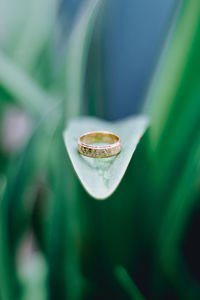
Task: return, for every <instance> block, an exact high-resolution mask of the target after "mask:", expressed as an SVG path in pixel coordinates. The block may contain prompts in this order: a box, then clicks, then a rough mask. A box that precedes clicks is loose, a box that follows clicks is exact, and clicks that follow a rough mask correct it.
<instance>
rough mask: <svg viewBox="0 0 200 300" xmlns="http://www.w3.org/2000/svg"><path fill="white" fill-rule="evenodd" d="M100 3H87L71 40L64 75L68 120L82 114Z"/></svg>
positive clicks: (97, 1)
mask: <svg viewBox="0 0 200 300" xmlns="http://www.w3.org/2000/svg"><path fill="white" fill-rule="evenodd" d="M100 3H101V0H92V1H91V0H89V1H87V4H86V5H84V6H83V7H82V10H81V12H80V15H79V16H78V19H77V23H76V25H75V27H74V30H73V31H72V34H71V37H70V39H69V43H68V47H67V52H66V59H65V61H66V65H65V71H64V75H63V76H64V91H65V92H64V93H65V95H64V96H65V100H66V108H65V110H66V111H65V113H66V118H67V117H75V116H78V115H79V114H80V112H81V108H82V103H83V84H84V78H85V68H86V60H87V54H88V48H89V44H90V40H91V35H92V31H93V29H94V24H95V19H96V16H97V12H98V9H99V5H100Z"/></svg>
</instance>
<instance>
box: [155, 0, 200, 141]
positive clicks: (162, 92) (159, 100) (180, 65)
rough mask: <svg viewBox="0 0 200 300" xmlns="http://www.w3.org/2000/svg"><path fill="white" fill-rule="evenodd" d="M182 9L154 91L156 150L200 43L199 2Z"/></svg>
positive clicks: (187, 2)
mask: <svg viewBox="0 0 200 300" xmlns="http://www.w3.org/2000/svg"><path fill="white" fill-rule="evenodd" d="M182 6H183V7H182V9H181V11H180V15H179V17H178V21H177V25H176V27H175V32H174V34H173V35H172V38H171V41H170V43H169V46H168V49H167V51H166V55H165V59H163V62H162V64H161V65H160V71H159V72H158V76H157V77H156V79H157V80H156V81H155V83H154V87H153V89H152V91H151V97H150V98H151V99H152V100H151V101H152V107H151V111H152V126H151V138H152V143H153V145H154V146H155V145H157V143H158V140H159V138H160V135H161V134H162V131H163V130H164V127H165V126H166V122H167V121H168V120H169V113H170V110H171V109H172V107H173V106H174V99H175V98H176V97H177V95H178V92H179V89H180V88H182V79H183V78H184V75H185V72H186V71H187V64H188V60H189V59H190V58H191V55H192V51H193V48H192V46H193V40H194V39H195V38H196V39H198V36H199V35H198V34H197V31H198V24H199V18H200V2H199V1H198V0H194V1H184V4H183V5H182ZM190 74H192V76H193V75H194V74H193V73H190ZM190 82H191V79H190V81H189V83H190Z"/></svg>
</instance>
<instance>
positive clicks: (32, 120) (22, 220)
mask: <svg viewBox="0 0 200 300" xmlns="http://www.w3.org/2000/svg"><path fill="white" fill-rule="evenodd" d="M100 4H102V1H100V0H88V1H86V2H85V3H84V5H83V7H82V10H81V11H80V14H79V16H78V17H77V21H76V23H75V24H74V28H73V30H72V31H71V33H70V36H69V37H68V38H67V42H66V49H65V51H63V54H62V55H58V54H57V53H59V51H58V52H57V51H56V34H57V33H58V32H59V22H58V19H57V9H58V1H56V0H40V1H32V0H19V1H14V0H1V1H0V11H1V17H2V19H1V23H0V43H1V49H0V118H1V119H0V120H1V130H0V134H1V143H0V166H1V169H0V299H1V300H13V299H16V300H17V299H23V300H31V299H38V300H39V299H41V300H43V299H44V300H45V299H69V300H75V299H77V300H78V299H136V300H137V299H138V300H142V299H144V297H146V299H162V300H163V299H194V300H195V299H200V283H199V279H200V273H199V253H198V251H196V248H197V249H199V248H198V235H197V233H198V228H199V223H198V219H199V201H198V200H199V197H200V160H199V158H200V122H199V120H200V101H199V97H200V60H199V53H200V39H199V34H200V2H199V0H193V1H182V4H181V5H180V10H179V12H178V14H177V16H176V20H175V21H174V24H173V26H172V28H171V30H170V35H169V37H168V39H167V43H166V45H165V48H164V52H163V55H162V57H161V59H160V64H159V66H158V68H157V71H156V74H155V76H154V79H153V82H152V86H151V89H150V93H149V97H148V99H147V106H146V107H147V109H146V113H147V114H149V117H150V127H149V128H148V130H147V131H146V133H145V135H144V136H143V138H142V139H141V142H140V144H139V146H138V147H137V149H136V152H135V153H134V156H133V158H132V160H131V161H130V164H129V166H128V169H127V171H126V173H125V176H124V178H123V180H122V181H121V183H120V185H119V187H118V188H117V190H115V192H114V193H113V194H112V195H111V196H110V197H109V198H108V199H106V200H104V201H97V200H95V199H92V197H91V196H89V195H88V194H87V192H86V191H85V190H84V189H83V187H82V186H81V184H80V182H79V179H78V178H77V176H76V174H75V172H74V170H73V167H72V164H71V162H70V159H69V157H68V154H67V152H66V149H65V146H64V141H63V130H64V129H65V127H66V126H67V124H68V121H69V118H71V117H77V116H79V115H81V114H82V112H83V110H84V109H83V99H84V96H85V94H88V95H89V94H90V91H85V86H87V85H86V81H87V76H86V69H87V68H90V65H89V64H88V61H89V60H88V53H89V46H90V41H91V38H92V33H93V32H94V28H95V24H96V23H95V20H96V18H97V16H98V12H99V10H101V9H103V5H102V6H101V5H100ZM11 7H12V10H11V9H10V8H11ZM2 12H3V13H2ZM130 59H131V58H130ZM93 67H94V66H92V68H93ZM89 87H90V85H88V88H89ZM95 93H96V97H98V95H97V93H98V91H95V90H93V91H92V94H93V99H95V97H94V95H95ZM89 103H90V105H91V107H94V103H92V101H90V102H89ZM89 111H91V108H90V107H88V113H89ZM13 120H14V122H13ZM19 124H22V125H21V127H20V126H19ZM20 128H21V129H20ZM128 130H130V128H129V129H128Z"/></svg>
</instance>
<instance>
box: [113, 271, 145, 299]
mask: <svg viewBox="0 0 200 300" xmlns="http://www.w3.org/2000/svg"><path fill="white" fill-rule="evenodd" d="M115 275H116V277H117V279H118V281H119V282H120V284H121V285H122V286H123V287H124V289H125V291H126V292H127V293H128V294H129V295H130V298H131V299H133V300H145V298H144V296H143V295H142V294H141V292H140V291H139V289H138V287H137V286H136V284H135V283H134V282H133V280H132V278H131V277H130V276H129V274H128V273H127V271H126V270H125V269H124V268H123V267H122V266H118V267H116V269H115Z"/></svg>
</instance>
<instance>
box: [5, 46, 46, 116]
mask: <svg viewBox="0 0 200 300" xmlns="http://www.w3.org/2000/svg"><path fill="white" fill-rule="evenodd" d="M0 87H2V88H3V89H4V90H5V91H6V92H7V93H8V94H9V95H10V96H11V97H12V98H13V99H15V101H16V102H17V103H18V104H19V105H20V106H22V108H24V109H27V111H30V112H31V113H32V114H34V115H36V116H41V113H42V114H43V113H44V112H46V108H47V101H48V100H52V96H50V95H48V94H47V93H46V92H45V91H44V90H43V89H41V88H40V86H38V85H37V84H36V83H35V82H34V81H33V80H32V79H31V78H30V77H29V76H28V75H27V74H26V73H24V72H23V71H22V70H21V69H19V68H18V66H17V65H16V64H15V63H14V62H13V61H11V60H10V59H9V58H8V57H7V56H6V55H5V54H4V53H3V52H1V51H0Z"/></svg>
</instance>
